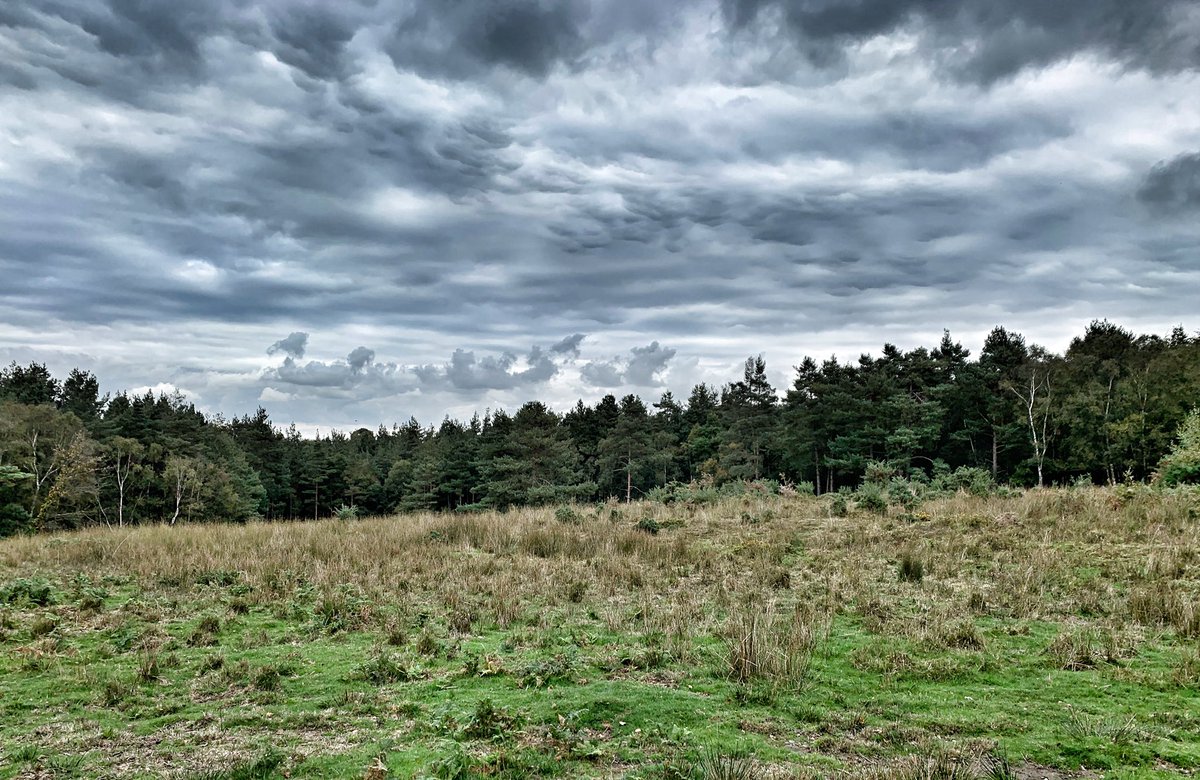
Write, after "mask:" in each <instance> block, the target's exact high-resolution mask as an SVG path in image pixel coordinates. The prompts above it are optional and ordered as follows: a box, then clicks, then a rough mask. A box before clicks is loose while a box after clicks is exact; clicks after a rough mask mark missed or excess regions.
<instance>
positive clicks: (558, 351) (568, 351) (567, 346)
mask: <svg viewBox="0 0 1200 780" xmlns="http://www.w3.org/2000/svg"><path fill="white" fill-rule="evenodd" d="M585 338H587V337H586V336H584V335H583V334H582V333H575V334H572V335H570V336H567V337H566V338H564V339H563V340H562V341H559V342H558V343H556V344H552V345H551V346H550V347H549V348H548V350H547V351H548V352H551V353H553V354H555V355H571V356H573V357H579V344H580V343H581V342H582V341H583V340H584V339H585Z"/></svg>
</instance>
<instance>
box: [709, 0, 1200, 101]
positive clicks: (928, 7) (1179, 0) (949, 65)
mask: <svg viewBox="0 0 1200 780" xmlns="http://www.w3.org/2000/svg"><path fill="white" fill-rule="evenodd" d="M722 5H723V8H724V12H725V16H726V19H727V20H728V21H729V23H730V26H731V27H732V28H733V29H744V28H747V27H752V26H755V25H759V26H761V27H763V28H769V27H770V26H772V25H775V24H778V23H779V21H782V23H783V25H784V26H785V27H786V29H788V30H789V31H790V32H791V33H792V34H793V35H794V36H795V39H796V41H797V42H798V44H799V46H800V48H801V51H802V52H803V54H804V55H805V56H806V57H807V58H808V59H809V61H810V62H812V63H814V64H816V65H818V66H822V67H828V66H830V65H835V64H838V63H839V62H840V61H841V59H842V57H843V54H844V51H845V50H846V49H847V48H848V47H850V46H853V45H856V44H858V43H861V42H863V41H865V40H868V39H870V38H872V37H875V36H878V35H887V34H890V33H893V32H896V31H897V30H910V31H915V32H917V33H918V34H920V35H921V36H922V39H923V41H922V45H923V46H924V47H925V49H926V54H927V55H928V56H929V58H930V59H931V61H933V62H934V63H935V64H937V65H938V66H940V67H942V68H944V69H945V70H947V71H949V72H951V73H953V74H955V75H957V76H958V77H961V78H964V79H968V80H971V81H976V82H979V83H982V84H990V83H992V82H995V81H997V80H999V79H1003V78H1006V77H1009V76H1011V75H1013V74H1014V73H1017V72H1018V71H1020V70H1021V69H1023V68H1025V67H1030V66H1034V67H1037V66H1044V65H1049V64H1051V63H1053V62H1057V61H1060V60H1063V59H1067V58H1069V57H1071V56H1072V55H1074V54H1077V53H1081V52H1088V51H1092V52H1095V53H1097V54H1100V55H1102V56H1106V57H1110V58H1112V59H1115V60H1117V61H1119V62H1121V63H1123V64H1126V65H1130V66H1134V67H1142V68H1148V69H1150V70H1152V71H1158V72H1166V71H1180V70H1190V69H1195V68H1197V67H1198V66H1200V39H1198V38H1197V36H1196V33H1197V31H1198V30H1200V16H1197V14H1196V13H1195V8H1194V5H1193V4H1192V3H1190V2H1189V0H1146V1H1145V2H1137V3H1130V2H1126V0H1090V1H1089V2H1086V3H1048V2H1043V0H1007V1H1006V2H1003V3H996V2H992V1H991V0H962V1H960V2H941V1H940V0H857V1H850V0H845V1H838V0H723V1H722Z"/></svg>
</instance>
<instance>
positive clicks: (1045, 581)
mask: <svg viewBox="0 0 1200 780" xmlns="http://www.w3.org/2000/svg"><path fill="white" fill-rule="evenodd" d="M1198 506H1200V499H1198V498H1197V497H1196V495H1195V494H1188V493H1182V492H1180V493H1168V494H1158V493H1152V492H1150V491H1124V490H1109V489H1070V490H1054V491H1031V492H1028V493H1025V494H1021V495H1016V496H1012V497H1005V498H999V497H997V498H979V497H974V496H967V495H957V496H952V497H949V498H944V499H940V500H937V501H933V502H930V503H927V504H925V505H923V506H922V507H921V517H922V518H925V519H922V520H919V521H917V522H913V521H912V520H911V519H906V518H905V517H904V516H901V514H900V513H899V512H898V511H892V512H891V513H888V514H882V515H881V514H878V513H874V512H871V513H867V512H852V513H851V514H850V515H849V516H848V517H835V516H833V513H832V512H831V511H830V506H829V500H828V499H825V498H821V499H817V498H812V497H801V496H783V497H772V496H763V495H753V496H745V497H737V498H726V499H722V500H721V501H719V502H716V503H710V504H704V505H698V506H687V505H673V506H660V505H654V504H643V505H639V506H637V507H635V508H634V509H632V510H630V509H625V508H623V507H622V508H620V509H617V510H616V511H614V507H612V506H607V505H605V506H599V507H589V506H578V507H572V508H571V510H570V511H571V515H570V517H571V522H565V521H563V519H562V518H563V517H566V516H567V513H566V512H564V511H557V512H556V510H555V509H554V508H546V509H525V510H519V511H511V512H508V513H504V514H498V513H481V514H469V515H448V514H418V515H407V516H396V517H380V518H368V519H363V520H357V521H338V520H329V521H322V522H310V523H279V524H271V523H250V524H247V525H241V526H235V525H190V526H177V527H166V526H147V527H139V528H130V529H124V530H117V529H111V530H110V529H91V530H85V531H81V532H75V533H68V534H57V535H53V536H36V537H26V538H15V539H8V540H4V541H2V542H0V584H3V583H7V582H13V581H16V580H17V579H19V578H38V577H46V576H49V577H52V578H56V579H57V580H58V582H59V583H69V582H72V581H76V582H82V581H92V582H100V581H102V580H108V581H110V582H121V583H124V584H123V585H122V587H130V584H131V583H132V584H133V585H134V586H136V589H137V590H138V592H139V593H140V594H142V595H141V596H140V597H137V598H131V599H129V600H128V602H127V603H125V604H123V605H121V606H120V607H119V608H110V609H109V610H108V611H104V610H101V609H95V608H92V609H85V608H84V607H83V605H85V604H86V603H87V598H88V596H87V592H86V587H83V586H80V592H79V593H78V594H76V595H75V596H74V597H73V600H72V602H71V603H72V604H79V605H80V607H79V608H78V609H77V610H76V609H75V608H74V607H72V610H73V611H68V610H66V609H65V608H64V609H60V610H59V613H56V616H55V617H54V619H53V620H51V619H50V618H45V619H44V622H43V623H39V624H36V625H35V624H32V623H20V621H14V620H10V619H9V617H8V616H7V615H6V613H5V611H4V610H5V608H4V607H0V640H2V639H3V638H4V635H5V632H8V633H11V634H12V635H13V636H16V635H17V634H18V631H19V630H20V631H27V632H28V634H29V639H28V641H26V640H25V639H21V640H19V641H21V642H22V643H23V644H21V645H20V646H14V644H15V641H16V640H14V643H10V644H9V645H8V646H7V650H8V651H10V652H12V653H13V655H14V656H15V657H17V658H19V659H20V664H21V667H22V668H26V669H30V670H45V669H51V668H53V667H54V665H55V664H56V663H58V662H59V660H60V659H61V657H62V655H63V653H64V652H66V651H65V650H64V647H65V645H63V644H62V643H61V640H60V634H62V633H63V631H64V629H63V628H60V627H59V623H58V622H57V621H59V620H60V619H61V620H62V621H63V625H66V624H67V623H68V622H70V623H72V624H73V625H75V626H77V627H79V626H83V627H91V628H101V627H103V628H105V629H112V628H115V627H119V625H120V624H121V621H125V620H129V621H131V622H132V619H133V618H134V617H136V618H137V620H138V621H139V625H144V626H149V627H148V628H145V629H144V631H143V633H142V634H139V635H138V636H137V637H134V638H133V639H131V641H132V642H134V643H135V644H134V647H135V648H136V650H137V652H138V653H139V664H138V667H137V672H136V679H134V680H132V681H121V680H113V681H112V683H111V685H110V686H109V687H110V688H111V691H110V693H111V697H110V698H111V699H112V701H113V704H114V705H116V704H117V703H119V702H120V700H121V699H122V698H123V697H124V696H125V694H124V693H123V689H122V686H128V685H137V686H153V685H154V683H155V681H156V680H157V679H159V678H160V677H161V676H162V675H163V674H164V672H163V669H164V668H168V667H167V665H168V664H169V663H170V662H171V656H170V653H169V652H168V651H167V650H165V649H164V648H163V647H162V646H160V645H161V641H160V639H157V638H156V637H155V635H154V633H153V625H154V624H155V623H156V621H157V619H158V617H159V615H160V613H162V612H167V613H170V612H171V611H172V610H176V609H178V607H177V605H178V604H182V603H186V601H187V597H189V594H194V593H196V592H197V588H206V587H208V584H212V583H216V584H219V585H220V586H221V588H222V591H221V592H222V593H223V594H225V595H221V596H220V598H222V599H224V602H222V603H223V606H224V608H225V609H226V610H227V613H225V614H221V615H213V616H211V617H210V618H204V619H200V618H201V616H197V615H192V616H191V618H192V619H195V620H198V625H197V626H196V627H195V628H194V629H192V630H190V631H191V633H189V634H188V639H187V641H186V644H187V647H188V648H192V649H195V650H196V652H215V651H211V650H207V648H210V647H211V646H214V645H216V644H217V643H218V642H220V643H221V647H222V648H224V647H226V646H227V642H228V638H227V637H226V636H225V634H224V632H225V631H226V628H225V625H226V621H227V620H230V621H233V620H236V619H237V616H240V615H244V614H246V612H247V611H249V610H255V611H257V612H271V613H274V614H276V615H278V616H280V617H283V616H288V617H289V619H292V618H293V617H294V616H295V615H299V614H301V613H302V623H303V625H304V626H305V628H304V631H315V632H319V633H322V634H326V635H333V634H336V633H338V632H349V631H369V632H375V633H376V634H377V637H376V639H375V640H374V641H377V642H378V648H379V652H378V655H377V657H376V658H375V659H374V663H375V665H374V666H363V667H362V668H361V669H360V670H359V672H358V674H360V675H361V676H362V677H363V678H365V679H380V680H391V679H400V678H403V677H404V676H405V675H407V674H411V673H412V672H411V670H410V667H411V665H412V664H414V663H415V664H417V665H418V666H419V665H420V664H421V663H424V662H425V660H426V659H430V658H433V657H435V656H438V657H441V658H443V659H445V658H447V656H448V654H449V653H451V652H453V649H454V648H455V647H457V646H458V644H460V643H461V642H463V641H467V640H469V639H470V638H471V637H472V636H476V635H479V634H482V633H483V632H485V631H490V630H495V629H499V630H501V631H503V632H504V634H505V639H504V642H505V643H506V644H510V645H511V646H513V647H516V648H540V649H547V648H546V647H545V646H544V645H545V643H546V642H547V641H548V640H547V637H549V636H551V635H552V634H553V633H554V632H555V631H561V626H563V625H583V624H587V625H589V626H592V627H594V628H595V630H599V631H603V630H607V631H609V632H611V633H612V634H615V635H621V636H622V637H624V638H627V639H623V640H622V641H625V642H626V644H624V645H616V646H614V647H615V649H613V650H612V651H611V653H613V654H614V656H613V658H611V659H609V660H611V663H609V662H608V661H606V660H605V657H604V653H605V652H609V651H602V650H598V649H597V650H592V649H589V647H588V644H587V643H588V641H589V639H588V637H587V636H586V633H585V634H584V635H582V636H581V637H576V638H575V639H574V640H573V641H575V643H576V645H578V646H579V647H580V648H582V652H583V653H585V654H588V653H590V654H591V655H590V656H589V657H590V658H591V659H592V660H593V661H594V662H596V665H597V666H598V667H602V668H607V669H610V670H612V674H613V676H617V675H620V674H624V673H630V672H629V670H634V671H636V672H638V673H644V674H646V675H658V677H655V678H654V680H653V682H654V684H660V685H666V686H670V685H672V684H674V677H673V675H675V676H678V675H679V674H680V672H678V670H680V669H687V668H693V667H706V666H707V667H708V668H712V669H713V670H714V671H715V673H716V674H718V675H721V676H724V677H726V678H728V679H732V680H734V681H735V682H737V683H739V684H745V685H750V686H753V685H755V684H760V683H761V684H763V685H765V686H766V687H768V688H771V689H777V690H787V691H795V690H797V689H800V688H802V687H805V684H806V683H807V682H808V680H809V678H810V670H811V666H812V664H813V663H814V658H818V657H820V656H821V652H822V647H823V645H824V643H825V641H826V638H827V637H828V635H829V631H830V626H831V621H835V620H838V621H840V622H839V625H841V624H844V623H845V622H852V623H853V625H854V626H855V628H854V630H856V631H858V632H859V637H860V639H861V640H865V642H866V643H867V644H866V645H861V642H860V646H859V647H858V648H857V649H856V650H854V652H853V653H850V652H849V651H847V655H848V656H850V657H849V658H848V659H847V660H848V661H849V663H850V665H851V666H852V667H853V668H854V669H857V670H860V671H864V672H871V673H878V674H879V675H881V677H882V680H883V684H886V683H887V682H888V681H890V680H893V679H895V678H897V677H908V678H912V679H919V680H927V681H934V680H945V679H952V678H956V677H957V676H960V675H964V674H969V673H972V670H979V669H982V668H984V667H985V665H986V664H988V663H991V661H990V657H991V656H992V655H994V654H995V653H996V652H998V651H997V650H995V649H994V645H995V644H999V643H1001V640H998V639H997V638H996V637H997V634H996V633H994V632H993V633H988V634H987V635H986V636H985V634H984V632H983V631H981V629H980V623H981V622H984V621H983V620H981V619H986V620H987V621H992V622H994V623H996V624H1000V625H1004V626H1006V627H1008V628H1011V630H1013V631H1021V630H1025V631H1028V624H1029V623H1031V622H1033V621H1048V622H1050V623H1053V624H1055V625H1056V626H1057V627H1058V634H1057V636H1050V635H1047V636H1045V638H1040V639H1038V644H1037V648H1038V650H1039V651H1041V655H1039V656H1038V660H1037V663H1040V664H1044V666H1043V669H1044V670H1089V669H1096V668H1099V667H1101V666H1105V665H1109V664H1114V665H1115V664H1120V663H1121V662H1122V661H1123V660H1124V659H1127V658H1129V657H1130V656H1131V654H1133V653H1135V652H1136V650H1137V647H1138V645H1139V643H1144V642H1147V641H1150V640H1151V639H1152V638H1154V637H1167V638H1168V639H1170V640H1171V641H1176V640H1180V639H1189V638H1190V639H1194V638H1195V637H1197V636H1200V618H1198V617H1197V610H1196V603H1197V596H1198V594H1200V555H1197V554H1196V553H1195V552H1194V551H1196V550H1200V523H1198V522H1197V520H1196V514H1197V507H1198ZM747 517H750V518H752V519H753V522H747V521H746V519H745V518H747ZM643 518H651V519H652V520H654V522H655V523H657V524H658V526H660V527H661V528H662V531H661V532H660V533H657V534H649V533H645V532H643V531H641V530H639V529H638V528H637V527H636V524H637V522H638V521H641V520H642V519H643ZM918 566H919V570H920V575H919V576H917V574H916V571H917V569H918ZM210 590H211V589H210ZM206 592H208V591H206ZM214 598H216V597H215V596H214ZM297 605H299V606H297ZM838 616H842V617H841V618H839V617H838ZM866 632H869V633H866ZM22 636H23V635H22ZM1039 636H1042V635H1039ZM1001 639H1002V637H1001ZM303 640H304V635H303V634H302V633H300V634H297V636H296V637H295V638H294V641H295V642H297V643H301V642H303ZM241 641H244V642H251V641H252V639H250V638H243V639H242V640H241ZM634 643H636V645H637V649H636V651H631V650H630V649H629V645H630V644H634ZM1043 648H1044V651H1042V649H1043ZM556 652H557V651H556ZM543 655H553V653H551V652H549V650H547V652H546V653H543ZM924 656H934V657H924ZM455 663H457V664H459V665H463V664H467V665H472V664H473V665H474V671H473V672H472V673H471V674H472V676H481V677H482V676H486V675H487V674H491V673H493V672H497V673H498V671H497V670H499V669H500V662H499V661H498V660H497V659H495V658H490V657H488V658H483V657H481V658H476V659H458V660H456V661H455ZM509 663H514V662H509ZM1173 663H1174V662H1173ZM405 664H408V665H409V666H405ZM1198 670H1200V661H1198V660H1197V656H1196V653H1195V652H1194V651H1189V652H1187V653H1184V654H1182V655H1179V656H1178V661H1177V663H1174V665H1173V667H1172V671H1171V673H1170V674H1169V675H1168V676H1169V677H1170V680H1169V681H1168V682H1169V683H1170V684H1171V685H1176V686H1178V688H1179V689H1181V690H1188V691H1194V690H1196V688H1197V686H1198V685H1200V683H1198V682H1197V681H1198V680H1200V671H1198ZM509 671H510V672H511V673H512V674H513V675H514V677H517V676H520V677H521V679H522V680H528V686H527V687H540V685H541V684H542V683H543V681H544V679H546V675H551V676H553V675H558V676H559V678H560V679H561V678H569V677H570V668H569V665H568V666H564V668H563V670H555V669H541V668H538V669H532V670H528V674H526V672H525V671H520V670H509ZM276 672H278V670H276ZM272 674H273V673H272V671H271V670H270V669H266V668H265V667H264V668H258V667H254V668H249V669H241V668H239V667H236V666H233V665H231V666H230V668H228V669H225V670H223V671H222V672H221V673H220V674H217V673H215V672H214V673H213V674H212V675H210V677H211V678H212V679H219V680H220V681H222V684H224V685H232V684H233V682H229V681H230V680H232V681H235V682H237V681H240V682H237V684H238V685H239V686H241V687H244V688H246V689H247V690H260V691H266V690H273V689H274V688H276V687H278V685H279V679H280V675H281V674H282V673H275V674H274V676H272ZM221 675H224V676H223V677H222V676H221ZM283 676H284V677H285V678H286V675H283ZM226 678H228V680H226ZM205 679H209V678H205ZM726 684H727V683H726ZM1164 684H1167V683H1164ZM522 685H523V686H524V685H525V683H524V682H523V683H522ZM100 687H103V685H101V686H100ZM805 690H806V691H807V688H806V687H805ZM845 731H846V735H843V736H839V737H837V739H836V740H834V741H833V742H832V743H831V744H832V747H828V749H829V750H831V751H833V752H840V754H841V755H844V756H852V755H855V754H856V752H857V751H861V750H863V749H864V748H863V746H862V744H860V743H859V742H855V740H856V739H859V736H857V734H858V727H856V726H854V727H851V726H847V727H846V729H845ZM847 735H848V736H847ZM714 755H715V754H714ZM977 757H978V756H974V757H971V758H970V760H967V759H963V760H959V759H954V760H949V759H947V760H941V759H938V760H937V761H934V760H932V759H930V760H925V759H911V760H907V759H906V760H903V761H899V762H893V763H890V764H889V763H887V762H882V763H879V765H878V766H875V767H874V768H869V769H868V770H866V774H865V775H864V776H870V777H906V778H907V777H911V778H922V777H968V776H973V777H980V776H990V775H989V773H988V772H984V771H982V770H981V769H980V764H979V762H978V761H977V760H975V759H976V758H977ZM718 758H719V756H718V757H717V758H714V759H713V760H712V761H711V762H710V763H711V764H712V767H711V771H710V772H708V774H709V775H710V776H768V774H764V772H765V769H764V766H765V765H763V764H759V763H755V762H752V761H748V760H745V761H743V760H741V759H738V760H734V759H729V760H725V759H721V760H718ZM722 772H725V773H726V774H725V775H722V774H721V773H722ZM770 776H774V775H770Z"/></svg>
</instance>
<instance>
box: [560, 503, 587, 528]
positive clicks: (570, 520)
mask: <svg viewBox="0 0 1200 780" xmlns="http://www.w3.org/2000/svg"><path fill="white" fill-rule="evenodd" d="M554 519H555V520H557V521H558V522H560V523H566V524H567V525H579V524H580V523H582V522H583V517H581V516H580V514H579V513H578V512H576V511H575V510H574V509H572V508H571V507H569V506H560V507H559V508H558V509H555V510H554Z"/></svg>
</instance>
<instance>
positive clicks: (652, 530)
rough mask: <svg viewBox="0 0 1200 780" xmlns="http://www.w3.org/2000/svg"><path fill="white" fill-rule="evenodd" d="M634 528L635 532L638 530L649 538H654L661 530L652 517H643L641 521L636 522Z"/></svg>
mask: <svg viewBox="0 0 1200 780" xmlns="http://www.w3.org/2000/svg"><path fill="white" fill-rule="evenodd" d="M634 528H636V529H637V530H639V531H641V532H643V533H647V534H650V535H651V536H654V535H655V534H657V533H658V532H659V531H661V530H662V526H661V525H660V524H659V522H658V521H657V520H655V519H654V518H653V517H649V516H647V517H643V518H642V519H641V520H638V521H637V525H635V526H634Z"/></svg>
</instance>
